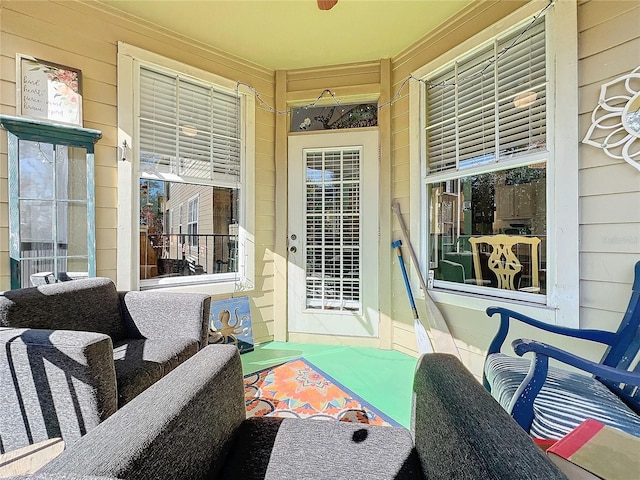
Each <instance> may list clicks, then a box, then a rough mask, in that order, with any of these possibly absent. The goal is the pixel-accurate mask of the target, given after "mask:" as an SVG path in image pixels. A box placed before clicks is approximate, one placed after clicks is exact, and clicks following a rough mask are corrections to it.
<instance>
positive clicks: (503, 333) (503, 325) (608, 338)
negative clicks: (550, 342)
mask: <svg viewBox="0 0 640 480" xmlns="http://www.w3.org/2000/svg"><path fill="white" fill-rule="evenodd" d="M495 314H499V315H500V326H499V328H498V332H497V333H496V335H495V337H493V340H492V341H491V344H490V345H489V350H488V351H487V355H491V354H492V353H498V352H499V351H500V349H501V348H502V344H503V343H504V341H505V339H506V338H507V334H508V333H509V324H510V320H511V319H514V320H518V321H520V322H522V323H526V324H527V325H530V326H532V327H536V328H539V329H541V330H545V331H547V332H551V333H557V334H559V335H564V336H568V337H573V338H581V339H583V340H591V341H593V342H598V343H603V344H605V345H611V343H612V342H613V341H614V339H615V335H616V334H615V333H614V332H607V331H604V330H581V329H578V328H568V327H559V326H557V325H550V324H548V323H544V322H541V321H540V320H536V319H535V318H531V317H529V316H527V315H523V314H522V313H518V312H515V311H513V310H509V309H507V308H501V307H489V308H487V315H488V316H490V317H492V316H494V315H495Z"/></svg>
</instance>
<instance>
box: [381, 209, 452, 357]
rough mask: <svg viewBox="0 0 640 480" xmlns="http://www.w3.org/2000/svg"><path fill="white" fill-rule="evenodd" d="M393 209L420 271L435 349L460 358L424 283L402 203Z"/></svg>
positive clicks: (419, 276)
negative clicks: (402, 209)
mask: <svg viewBox="0 0 640 480" xmlns="http://www.w3.org/2000/svg"><path fill="white" fill-rule="evenodd" d="M392 208H393V211H394V212H395V213H396V216H397V217H398V222H399V223H400V229H401V230H402V236H403V237H404V242H405V244H406V245H407V247H408V248H409V255H410V256H411V260H412V262H413V266H414V267H415V269H416V272H417V273H418V279H419V280H420V287H421V288H422V290H423V292H424V303H425V306H426V310H427V324H428V325H429V330H430V331H431V338H432V339H433V340H432V341H433V349H434V350H435V351H436V352H438V353H450V354H452V355H455V356H456V357H458V358H460V352H458V347H457V346H456V344H455V342H454V341H453V336H452V335H451V332H450V331H449V327H448V326H447V322H446V321H445V319H444V317H443V316H442V314H441V313H440V310H438V307H437V306H436V304H435V303H434V302H433V299H432V298H431V296H430V295H429V290H428V289H427V285H426V283H424V277H423V276H422V272H421V271H420V266H419V264H418V259H417V257H416V253H415V251H414V250H413V247H412V246H411V242H410V241H409V234H408V232H407V226H406V225H405V223H404V219H403V218H402V213H401V212H400V205H399V204H398V203H394V204H393V207H392Z"/></svg>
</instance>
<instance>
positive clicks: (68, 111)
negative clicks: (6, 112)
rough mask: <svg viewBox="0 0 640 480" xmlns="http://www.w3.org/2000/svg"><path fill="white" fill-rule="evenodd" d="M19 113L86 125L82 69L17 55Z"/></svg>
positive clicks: (59, 121)
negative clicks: (83, 116) (83, 114)
mask: <svg viewBox="0 0 640 480" xmlns="http://www.w3.org/2000/svg"><path fill="white" fill-rule="evenodd" d="M16 61H17V76H18V78H17V80H18V82H17V85H18V98H17V108H16V112H17V114H18V115H19V116H23V117H29V118H37V119H42V120H50V121H52V122H57V123H66V124H71V125H79V126H82V73H81V72H80V70H77V69H75V68H71V67H65V66H64V65H59V64H57V63H51V62H46V61H44V60H40V59H37V58H33V57H29V56H27V55H21V54H17V55H16Z"/></svg>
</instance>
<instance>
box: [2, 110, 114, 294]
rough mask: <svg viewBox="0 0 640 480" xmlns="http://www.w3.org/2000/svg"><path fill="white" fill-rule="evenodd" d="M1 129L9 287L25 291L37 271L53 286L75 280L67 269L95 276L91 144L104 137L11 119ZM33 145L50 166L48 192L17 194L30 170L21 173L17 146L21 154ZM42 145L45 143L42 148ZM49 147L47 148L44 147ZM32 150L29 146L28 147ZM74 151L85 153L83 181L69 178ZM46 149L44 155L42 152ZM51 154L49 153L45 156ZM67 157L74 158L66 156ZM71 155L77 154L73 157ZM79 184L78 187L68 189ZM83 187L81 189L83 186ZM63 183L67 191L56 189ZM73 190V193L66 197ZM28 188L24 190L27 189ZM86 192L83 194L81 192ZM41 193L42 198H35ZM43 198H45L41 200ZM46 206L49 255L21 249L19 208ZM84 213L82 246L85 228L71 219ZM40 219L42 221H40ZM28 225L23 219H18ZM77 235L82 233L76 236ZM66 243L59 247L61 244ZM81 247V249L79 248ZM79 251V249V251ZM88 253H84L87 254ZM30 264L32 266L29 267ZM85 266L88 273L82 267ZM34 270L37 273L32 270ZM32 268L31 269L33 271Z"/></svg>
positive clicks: (73, 128) (6, 118)
mask: <svg viewBox="0 0 640 480" xmlns="http://www.w3.org/2000/svg"><path fill="white" fill-rule="evenodd" d="M0 125H1V126H2V127H3V128H4V129H5V130H7V132H8V166H9V169H8V194H9V255H10V269H11V288H12V289H17V288H22V287H27V286H29V285H30V284H32V283H33V281H32V280H30V276H31V273H41V274H42V280H43V283H45V282H46V283H51V282H57V281H63V280H70V279H73V278H74V276H72V275H67V274H68V272H67V271H66V270H67V268H65V266H73V265H82V266H83V268H82V270H81V271H80V272H78V274H79V275H80V276H89V277H95V276H96V245H95V187H94V183H95V182H94V176H95V167H94V156H95V143H96V142H97V141H98V140H99V139H100V138H101V137H102V133H101V132H100V131H99V130H93V129H87V128H82V127H77V126H70V125H62V124H52V123H49V122H45V121H40V120H33V119H26V118H21V117H12V116H6V115H0ZM28 142H31V144H35V146H36V148H37V149H38V151H39V152H40V153H41V156H42V159H41V160H42V162H43V163H44V162H45V161H46V162H50V163H51V167H50V171H51V179H52V180H53V181H52V182H51V185H48V188H50V191H49V190H47V193H46V195H45V194H44V192H42V191H40V192H38V191H37V189H35V188H31V191H28V192H27V191H25V192H23V191H21V178H22V179H23V180H24V179H25V177H26V175H28V173H29V171H28V169H27V167H26V163H25V166H22V169H23V170H24V171H21V159H20V153H21V145H22V148H24V149H25V150H26V149H27V147H28V146H30V144H29V143H28ZM41 144H43V145H45V147H44V149H43V148H41ZM46 145H50V147H48V146H46ZM31 146H33V145H31ZM73 149H84V150H85V153H84V160H83V161H84V162H86V163H85V164H83V166H82V170H84V172H81V173H83V174H84V175H85V176H86V177H85V178H77V179H72V178H71V176H73V174H74V172H73V167H72V166H70V165H71V163H72V162H76V161H78V160H79V159H80V157H79V156H78V153H79V152H78V151H75V150H73ZM45 150H46V152H45ZM49 152H50V153H51V154H50V155H48V153H49ZM69 153H71V157H73V158H72V159H70V158H69V155H68V154H69ZM74 154H75V155H74ZM65 174H66V175H67V176H69V178H65V179H64V180H61V179H60V178H58V177H60V176H61V175H65ZM72 182H73V183H74V185H76V186H77V185H80V187H79V189H78V188H75V189H73V188H74V187H72V186H71V183H72ZM83 184H84V185H83ZM61 185H66V186H68V188H67V189H63V188H60V186H61ZM71 189H73V192H72V193H71V194H70V191H71ZM25 190H26V189H25ZM85 190H86V191H85ZM39 193H40V194H39ZM45 196H46V197H47V198H46V199H45V198H44V197H45ZM38 202H41V204H42V205H46V206H47V208H48V207H50V208H51V210H49V214H48V215H44V218H45V219H49V220H50V221H51V223H50V225H45V226H44V228H45V229H48V228H50V236H49V238H47V241H50V243H51V246H50V249H49V251H39V252H37V253H35V254H34V253H33V252H34V250H33V249H31V250H29V253H30V254H29V255H25V254H26V253H27V249H26V247H24V245H23V241H24V240H25V238H23V237H24V236H25V234H23V232H22V230H21V211H22V212H23V214H24V212H25V211H26V210H25V209H21V206H24V205H27V204H29V203H30V204H31V210H34V209H35V207H36V205H37V203H38ZM83 210H84V211H86V243H85V239H84V238H83V239H81V240H80V239H79V236H80V235H82V233H83V229H84V228H85V226H84V224H81V223H80V224H78V223H75V222H73V221H72V218H71V217H72V216H73V215H76V217H77V216H78V215H79V214H80V213H81V212H82V211H83ZM41 218H42V217H41ZM65 219H66V221H65V222H63V223H66V224H67V227H66V228H63V227H62V223H61V220H63V221H64V220H65ZM22 220H24V221H26V220H25V219H22ZM72 223H73V224H74V225H76V226H79V227H80V228H79V229H78V230H77V231H76V234H77V235H78V236H77V237H75V238H76V239H77V240H79V244H76V245H75V247H74V248H70V243H71V237H72V233H71V232H70V228H69V225H71V224H72ZM77 232H80V233H79V234H78V233H77ZM63 244H64V245H65V247H64V248H62V245H63ZM83 247H84V248H83ZM81 250H82V251H81ZM85 250H86V251H85ZM29 264H31V265H32V266H31V267H30V268H27V265H29ZM42 265H46V266H47V268H45V269H46V270H48V271H47V272H40V271H39V269H38V266H42ZM84 266H86V271H85V269H84ZM34 269H35V270H38V272H36V271H35V270H34ZM32 270H33V271H32Z"/></svg>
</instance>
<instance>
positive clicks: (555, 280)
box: [412, 4, 578, 324]
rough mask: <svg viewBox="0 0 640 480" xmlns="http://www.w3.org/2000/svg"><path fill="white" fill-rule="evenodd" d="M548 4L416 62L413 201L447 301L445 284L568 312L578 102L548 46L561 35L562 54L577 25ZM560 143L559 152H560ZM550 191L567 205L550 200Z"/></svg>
mask: <svg viewBox="0 0 640 480" xmlns="http://www.w3.org/2000/svg"><path fill="white" fill-rule="evenodd" d="M528 8H529V7H528ZM535 8H540V7H539V6H537V7H535ZM558 8H561V9H562V8H565V7H564V6H563V5H561V6H559V7H558V5H557V4H556V5H554V9H555V10H558ZM554 9H552V10H554ZM534 13H535V12H534ZM546 13H549V15H537V16H536V19H535V21H533V22H532V20H531V15H530V13H528V14H524V13H520V14H519V15H520V18H521V20H513V23H512V27H511V28H507V29H505V30H502V31H497V27H494V28H492V29H489V30H488V32H483V33H482V34H480V35H478V37H476V38H474V39H471V40H470V41H468V42H466V44H465V45H462V46H461V47H458V48H457V49H456V50H455V52H453V53H449V54H447V56H446V58H445V57H443V58H440V59H437V60H435V61H434V62H432V63H431V64H429V65H427V66H425V67H424V68H423V69H422V70H420V71H419V72H416V76H417V77H418V78H420V79H421V80H422V81H421V82H420V85H419V87H412V88H413V92H414V95H413V98H414V99H416V98H420V101H419V102H417V103H416V104H414V106H413V107H412V108H414V112H418V111H419V113H415V114H414V115H415V117H418V118H419V119H420V121H419V122H416V123H415V125H418V127H417V128H419V130H420V133H419V136H418V135H416V136H417V138H420V146H419V147H418V148H417V149H413V151H414V152H415V151H418V152H419V158H420V167H419V171H420V178H421V179H422V188H421V189H420V192H421V193H420V197H421V200H420V201H419V204H418V203H417V199H416V198H415V197H414V198H413V203H412V205H413V207H412V208H419V209H420V211H421V212H422V214H421V216H420V220H419V224H414V226H415V227H416V228H418V227H419V229H420V231H421V232H423V238H422V247H423V249H422V253H423V255H424V256H425V257H426V262H425V265H426V266H428V267H427V268H428V270H429V271H430V274H431V275H433V278H434V286H435V287H436V289H437V290H438V291H439V292H442V295H445V297H446V298H448V299H449V300H446V298H445V297H441V298H442V299H444V300H442V301H445V302H446V301H456V300H454V299H453V297H447V296H446V295H447V292H449V293H450V294H456V292H460V293H462V292H465V293H467V294H469V293H470V294H476V295H478V297H475V298H478V299H480V298H481V297H492V298H496V297H498V298H503V299H505V300H509V301H526V302H528V303H529V304H530V305H535V304H542V305H547V306H551V307H555V309H556V310H555V311H558V310H557V309H558V308H559V307H560V306H569V307H570V308H568V309H567V310H566V311H567V312H571V313H569V315H572V314H573V312H574V311H575V310H571V308H575V305H577V303H576V302H575V298H576V297H575V292H576V291H577V282H578V278H577V275H574V273H573V272H575V271H576V269H577V152H576V153H575V156H574V153H573V151H572V149H571V148H565V147H564V146H563V145H567V144H568V142H571V141H572V140H571V138H570V132H573V131H574V127H575V125H576V118H577V113H576V112H575V111H572V108H573V107H574V106H576V107H577V104H576V103H574V100H573V95H572V94H571V93H568V92H575V85H573V86H572V85H571V83H568V84H561V82H560V80H561V79H562V78H563V77H566V78H567V79H569V81H572V80H574V81H575V79H576V77H575V76H574V77H572V76H571V75H572V72H571V65H569V64H567V65H560V64H559V62H558V61H557V55H558V49H562V48H564V46H563V45H562V44H560V43H559V42H560V41H561V40H560V39H561V38H562V35H565V36H567V38H568V39H569V41H568V42H567V54H566V55H567V57H569V54H571V51H572V50H571V49H572V48H575V46H572V43H573V41H574V40H571V35H575V34H576V33H575V31H574V32H571V30H569V29H567V28H564V30H566V32H564V33H563V32H562V30H563V27H562V26H561V22H560V21H559V20H558V15H559V13H558V11H555V12H553V13H552V12H546ZM574 13H575V12H574ZM515 16H516V17H517V15H515ZM567 18H571V17H567ZM505 23H508V22H504V23H503V25H504V24H505ZM567 25H568V26H569V27H571V24H570V22H567ZM503 28H504V27H503ZM550 39H552V40H550ZM574 39H575V37H574ZM552 41H553V45H551V42H552ZM462 47H464V48H462ZM561 53H562V52H561ZM573 54H575V52H574V53H573ZM563 88H566V89H569V90H567V92H565V93H564V94H562V93H561V91H562V89H563ZM563 102H564V103H566V105H567V107H566V109H565V111H559V110H560V109H561V108H562V107H560V105H562V104H563ZM418 103H419V107H416V106H415V105H417V104H418ZM416 109H417V110H416ZM572 114H573V115H576V116H575V117H573V118H571V115H572ZM415 117H413V118H415ZM567 117H569V122H567V124H566V125H561V123H560V119H563V118H567ZM559 127H562V128H564V127H566V131H565V132H562V133H560V132H559ZM414 131H416V134H417V133H418V132H417V130H414ZM574 143H575V142H574ZM571 145H573V143H571ZM412 148H413V147H412ZM560 151H566V152H567V153H568V154H567V155H566V156H565V157H563V158H562V159H561V161H560V160H559V159H558V152H560ZM567 173H568V175H567ZM560 175H564V178H562V180H563V181H565V180H566V191H563V189H562V187H563V185H561V184H560V183H558V179H559V178H561V177H560ZM559 201H560V202H561V203H563V204H565V205H567V209H566V210H563V211H558V210H557V209H555V208H553V207H554V206H555V205H554V203H555V202H559ZM418 205H420V206H419V207H418ZM574 208H575V210H574ZM567 220H568V221H567ZM560 227H561V228H560ZM558 248H567V251H565V252H564V253H562V252H559V251H558V250H557V249H558ZM563 262H565V263H564V264H562V263H563ZM568 262H571V263H570V264H569V263H568ZM559 263H561V264H562V265H559ZM565 267H566V268H565ZM561 269H562V270H564V271H561ZM574 277H575V278H574ZM561 282H564V283H563V284H561ZM563 289H564V290H563ZM461 298H462V297H458V299H459V300H460V299H461ZM465 298H467V299H469V298H473V297H469V296H466V297H465ZM459 300H458V301H459ZM487 301H492V300H489V299H488V300H487ZM493 301H495V300H493ZM465 302H467V303H465V304H466V305H469V306H472V305H471V304H470V303H469V302H468V301H467V300H465ZM476 303H477V307H478V308H479V309H482V308H484V307H486V305H487V304H486V302H476ZM549 311H550V312H552V311H553V309H551V310H549ZM547 318H549V319H550V321H559V322H561V323H564V324H571V323H572V320H570V319H569V320H565V319H563V318H561V315H558V316H557V318H556V319H555V320H551V319H552V318H553V314H551V315H550V316H549V317H547Z"/></svg>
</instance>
